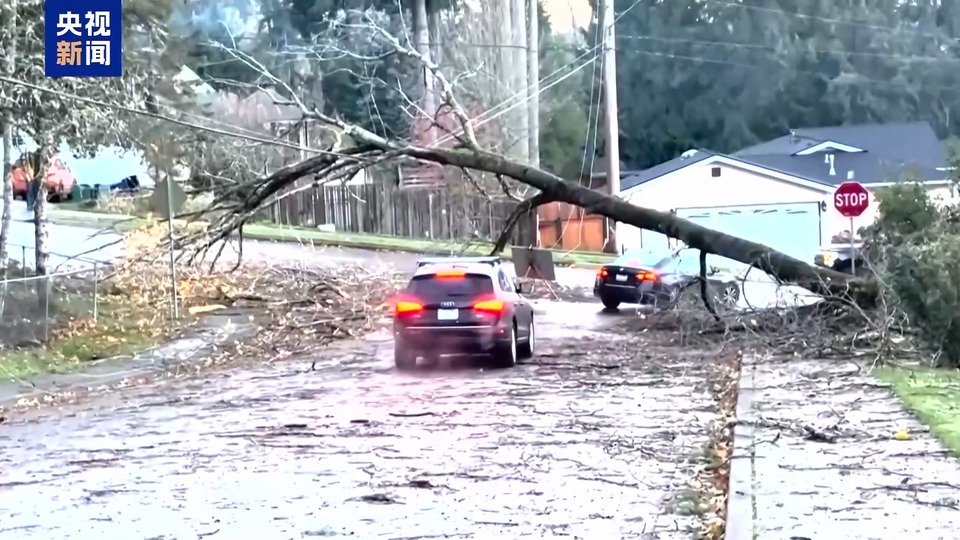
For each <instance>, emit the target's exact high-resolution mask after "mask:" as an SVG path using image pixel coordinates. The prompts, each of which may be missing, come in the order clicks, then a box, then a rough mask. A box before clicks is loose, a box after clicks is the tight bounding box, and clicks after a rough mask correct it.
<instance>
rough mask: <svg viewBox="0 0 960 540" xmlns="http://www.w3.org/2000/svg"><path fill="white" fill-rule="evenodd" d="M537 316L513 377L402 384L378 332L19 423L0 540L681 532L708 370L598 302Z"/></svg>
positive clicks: (9, 446)
mask: <svg viewBox="0 0 960 540" xmlns="http://www.w3.org/2000/svg"><path fill="white" fill-rule="evenodd" d="M538 312H539V314H540V315H539V325H538V328H539V334H540V343H539V351H538V355H537V357H536V358H534V359H533V360H532V361H528V363H526V364H523V365H520V366H518V367H517V368H514V369H509V370H484V369H476V368H461V369H450V370H440V371H424V372H423V373H414V374H400V373H397V372H396V371H395V370H394V369H393V366H392V358H391V351H392V347H391V343H390V340H389V335H388V334H387V333H386V332H381V333H379V334H376V335H374V336H372V337H371V338H369V339H366V340H363V341H355V342H342V343H340V344H338V345H336V346H332V347H331V348H330V349H329V350H328V351H327V352H326V354H324V356H323V357H322V358H321V359H320V362H319V364H318V370H317V371H314V372H305V371H304V368H305V364H304V363H303V362H284V363H277V364H275V365H271V366H265V367H261V368H258V369H255V370H249V369H248V370H235V371H227V372H217V373H213V374H210V375H209V376H208V377H207V378H204V379H192V380H173V381H168V382H166V383H163V384H159V385H156V386H152V387H148V388H142V389H137V390H128V391H124V392H119V393H114V394H112V395H110V396H105V397H102V398H99V399H97V400H93V401H88V402H87V403H85V404H82V405H77V406H72V407H69V408H65V409H62V410H55V409H41V410H39V411H33V412H31V413H28V414H27V416H23V417H17V418H12V419H10V420H8V422H7V423H6V424H4V425H3V426H0V516H4V517H3V518H2V519H0V540H7V539H10V540H13V539H17V540H21V539H22V540H34V539H35V540H59V539H72V540H94V539H101V538H118V539H120V538H122V539H124V540H140V539H161V538H162V539H165V540H173V539H177V540H186V539H194V538H208V539H213V540H217V539H225V540H246V539H250V540H273V539H276V540H286V539H300V538H313V537H331V538H346V537H349V538H360V539H381V538H383V539H387V538H395V539H414V538H417V539H426V538H469V539H511V538H518V539H520V538H583V539H590V540H598V539H616V538H624V539H627V538H630V539H635V538H647V539H671V540H672V539H681V538H683V539H686V538H690V537H691V532H690V530H689V529H690V527H693V526H694V524H695V522H694V520H693V518H691V517H683V516H680V515H676V514H675V510H674V509H675V507H676V506H677V504H678V503H677V502H676V501H675V500H674V499H675V497H676V496H677V494H678V493H680V492H682V491H683V489H684V486H685V484H686V482H687V480H688V479H689V478H690V477H691V475H692V474H693V470H694V467H695V466H696V464H695V463H694V459H692V458H695V456H697V455H698V454H699V452H700V451H701V449H702V448H703V445H704V443H705V442H706V438H707V426H708V425H709V423H710V422H711V421H712V420H713V419H714V417H715V412H714V409H713V399H712V397H711V395H710V390H709V383H708V380H707V374H706V372H707V368H706V367H705V364H706V363H707V362H706V361H705V360H704V359H703V358H702V355H694V354H690V353H687V354H686V355H684V354H682V353H680V351H679V349H669V348H666V349H665V348H661V347H659V346H656V345H653V344H649V343H646V342H644V341H643V339H644V338H643V337H642V336H639V335H634V336H632V337H629V338H628V337H625V336H624V335H622V334H621V333H619V332H618V331H617V328H618V326H619V325H621V324H622V323H623V322H624V319H623V318H624V317H626V316H627V315H626V314H623V315H601V314H598V313H597V307H596V305H588V304H547V303H539V304H538ZM658 343H663V340H662V339H660V340H659V341H658ZM306 365H309V364H306ZM679 504H681V505H682V503H679Z"/></svg>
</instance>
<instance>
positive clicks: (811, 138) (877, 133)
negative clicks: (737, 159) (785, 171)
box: [733, 122, 947, 167]
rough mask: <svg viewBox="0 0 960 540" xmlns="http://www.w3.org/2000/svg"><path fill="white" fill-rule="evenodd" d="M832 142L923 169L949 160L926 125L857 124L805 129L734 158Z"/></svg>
mask: <svg viewBox="0 0 960 540" xmlns="http://www.w3.org/2000/svg"><path fill="white" fill-rule="evenodd" d="M827 141H833V142H836V143H840V144H845V145H847V146H853V147H856V148H860V149H861V150H865V151H866V152H868V153H871V154H875V155H880V156H883V157H884V158H885V159H887V160H891V161H897V160H899V161H901V162H904V163H914V164H917V165H920V166H922V167H946V165H947V160H946V156H945V155H944V153H943V148H941V146H940V141H939V140H938V139H937V134H936V133H935V132H934V131H933V128H931V127H930V124H928V123H927V122H904V123H895V124H858V125H847V126H832V127H816V128H802V129H795V130H793V135H785V136H783V137H779V138H776V139H774V140H772V141H768V142H764V143H760V144H757V145H754V146H751V147H749V148H744V149H743V150H740V151H738V152H734V153H733V155H734V156H755V155H771V154H781V155H791V154H794V153H796V152H799V151H801V150H805V149H807V148H810V147H812V146H816V145H818V144H820V143H824V142H827Z"/></svg>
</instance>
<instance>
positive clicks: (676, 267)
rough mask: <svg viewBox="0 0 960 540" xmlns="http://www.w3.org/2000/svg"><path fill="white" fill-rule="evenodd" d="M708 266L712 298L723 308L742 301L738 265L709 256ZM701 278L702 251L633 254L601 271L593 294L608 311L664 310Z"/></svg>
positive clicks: (649, 251) (618, 259) (622, 256)
mask: <svg viewBox="0 0 960 540" xmlns="http://www.w3.org/2000/svg"><path fill="white" fill-rule="evenodd" d="M707 264H708V268H707V284H708V285H709V287H710V289H711V293H712V297H713V298H714V299H716V301H717V302H718V303H719V304H721V305H725V306H734V305H736V304H737V302H739V301H740V283H739V281H738V279H737V275H736V273H735V271H734V268H735V267H736V266H737V263H734V262H733V261H731V260H729V259H724V258H723V257H719V256H716V255H708V256H707ZM699 277H700V251H699V250H696V249H686V248H685V249H680V250H677V251H668V252H664V251H651V250H632V251H627V252H626V253H624V254H623V255H621V256H620V257H618V258H617V259H616V260H614V261H613V263H611V264H607V265H604V266H603V267H601V268H600V270H599V271H598V272H597V278H596V281H595V282H594V286H593V294H594V296H596V297H597V298H599V299H600V301H601V302H603V305H604V306H605V307H607V308H609V309H616V308H617V307H619V306H620V304H643V305H654V306H665V305H670V304H671V303H673V302H674V301H675V300H676V299H677V296H678V295H679V294H680V291H681V290H683V288H684V287H686V286H688V285H690V284H691V283H693V282H694V281H696V280H697V279H699Z"/></svg>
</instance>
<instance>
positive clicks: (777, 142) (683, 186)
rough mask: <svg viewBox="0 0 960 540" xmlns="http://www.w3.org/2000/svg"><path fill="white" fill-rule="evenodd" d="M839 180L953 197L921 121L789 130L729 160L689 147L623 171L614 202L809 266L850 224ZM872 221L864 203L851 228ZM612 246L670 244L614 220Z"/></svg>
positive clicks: (873, 213) (872, 210)
mask: <svg viewBox="0 0 960 540" xmlns="http://www.w3.org/2000/svg"><path fill="white" fill-rule="evenodd" d="M848 179H853V180H855V181H857V182H860V183H861V184H863V185H864V186H865V187H866V188H867V189H868V190H869V191H871V192H874V193H875V192H876V191H877V190H881V189H883V188H885V187H889V186H892V185H894V184H896V183H897V182H900V181H903V180H905V179H910V180H920V181H922V182H924V183H925V185H926V186H928V189H929V190H930V194H931V196H932V198H934V199H939V200H942V201H956V200H957V199H958V197H957V193H956V192H955V190H954V189H953V187H952V183H951V181H950V180H949V174H948V168H947V162H946V157H945V155H944V152H943V150H942V148H941V145H940V142H939V141H938V140H937V137H936V134H935V133H934V131H933V129H932V128H931V127H930V125H929V124H927V123H925V122H915V123H900V124H869V125H849V126H836V127H823V128H809V129H796V130H791V131H790V133H789V134H786V135H784V136H782V137H779V138H777V139H774V140H772V141H767V142H764V143H761V144H758V145H755V146H751V147H749V148H745V149H743V150H740V151H738V152H734V153H732V154H721V153H718V152H711V151H709V150H703V149H696V150H688V151H687V152H684V153H683V154H682V155H681V156H679V157H677V158H675V159H672V160H670V161H668V162H666V163H661V164H659V165H656V166H654V167H651V168H649V169H646V170H643V171H639V172H635V173H632V174H629V175H626V176H625V177H624V178H623V179H622V180H621V196H622V197H623V198H624V199H626V200H628V201H630V202H632V203H634V204H637V205H639V206H644V207H647V208H653V209H657V210H662V211H669V212H674V213H676V215H678V216H680V217H683V218H685V219H689V220H691V221H694V222H696V223H700V224H702V225H704V226H706V227H709V228H711V229H714V230H718V231H721V232H725V233H728V234H732V235H736V236H740V237H742V238H746V239H749V240H753V241H756V242H760V243H762V244H765V245H768V246H770V247H773V248H776V249H778V250H780V251H783V252H785V253H787V254H790V255H792V256H794V257H797V258H800V259H802V260H812V259H813V257H814V255H815V254H816V252H817V250H818V248H819V246H821V245H822V244H826V243H829V242H830V239H831V238H832V237H833V236H834V235H837V234H840V233H841V232H843V231H847V230H849V229H850V220H849V219H848V218H844V217H843V216H841V215H840V214H839V213H838V212H837V211H836V209H835V208H834V206H833V193H834V191H835V189H836V187H837V186H838V185H839V184H841V183H843V182H845V181H847V180H848ZM876 217H877V204H876V201H875V200H871V205H870V207H869V208H868V209H867V211H866V212H865V213H864V214H863V215H862V216H861V217H859V218H857V219H856V220H855V221H854V223H853V225H854V230H856V229H859V228H861V227H865V226H867V225H869V224H871V223H872V222H873V221H874V220H875V219H876ZM617 243H618V244H619V247H620V248H621V249H631V248H639V247H643V248H658V247H661V246H667V245H668V244H669V243H670V242H669V241H668V239H667V238H666V237H665V236H664V235H661V234H659V233H655V232H651V231H645V230H640V229H638V228H636V227H632V226H629V225H624V224H622V223H620V224H617Z"/></svg>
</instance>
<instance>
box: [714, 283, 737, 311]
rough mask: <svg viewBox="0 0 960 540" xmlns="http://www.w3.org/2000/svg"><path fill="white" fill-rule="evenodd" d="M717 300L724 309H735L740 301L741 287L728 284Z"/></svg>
mask: <svg viewBox="0 0 960 540" xmlns="http://www.w3.org/2000/svg"><path fill="white" fill-rule="evenodd" d="M717 296H718V298H717V300H718V301H719V303H720V305H722V306H724V307H735V306H736V305H737V303H738V302H739V301H740V287H738V286H737V284H736V283H727V284H726V285H724V286H723V288H722V289H721V290H720V294H719V295H717Z"/></svg>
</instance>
